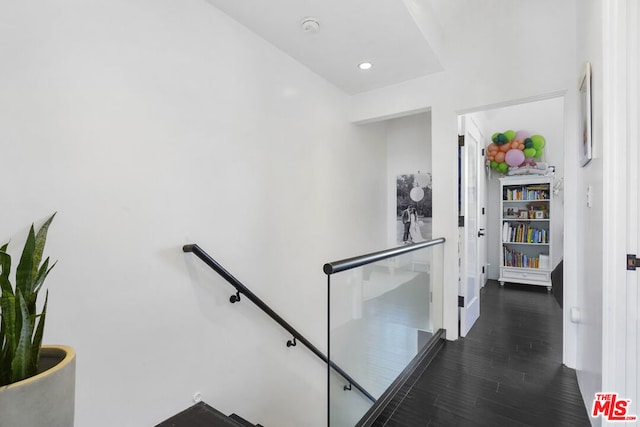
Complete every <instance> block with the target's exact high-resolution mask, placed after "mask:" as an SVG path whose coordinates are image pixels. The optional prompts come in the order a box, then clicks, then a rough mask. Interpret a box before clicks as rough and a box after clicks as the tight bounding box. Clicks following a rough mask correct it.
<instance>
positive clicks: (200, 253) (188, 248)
mask: <svg viewBox="0 0 640 427" xmlns="http://www.w3.org/2000/svg"><path fill="white" fill-rule="evenodd" d="M182 251H183V252H191V253H193V254H194V255H195V256H197V257H198V258H200V259H201V260H202V261H204V263H205V264H207V265H208V266H209V267H211V268H212V269H213V270H215V272H216V273H218V274H219V275H220V276H222V278H224V279H225V280H226V281H227V282H228V283H229V284H230V285H231V286H233V287H234V288H236V291H237V292H236V295H233V296H232V297H231V298H230V301H231V302H232V303H234V302H237V301H240V294H242V295H244V296H246V297H247V299H249V300H250V301H251V302H252V303H254V304H255V305H257V306H258V308H260V309H261V310H262V311H264V312H265V313H266V314H267V315H268V316H269V317H271V318H272V319H273V320H275V322H276V323H278V324H279V325H280V326H282V327H283V328H284V329H285V330H286V331H287V332H289V333H290V334H291V335H293V341H292V340H289V341H287V347H292V346H295V345H296V341H300V342H301V343H302V344H304V345H305V346H306V347H307V348H308V349H309V350H311V352H312V353H313V354H315V355H316V356H318V357H319V358H320V359H322V361H323V362H325V363H327V364H329V366H331V368H332V369H333V370H335V371H336V372H337V373H338V374H340V375H341V376H342V377H343V378H344V379H345V380H347V381H348V382H349V384H350V385H353V386H354V387H355V388H357V389H358V390H359V391H360V392H361V393H362V394H364V395H365V396H366V397H367V398H368V399H369V400H371V401H372V402H375V401H376V399H375V397H373V396H372V395H371V393H369V392H368V391H367V390H365V389H364V388H363V387H362V386H361V385H360V384H358V382H357V381H355V380H354V379H353V378H351V376H350V375H349V374H347V373H346V372H345V371H344V370H343V369H342V368H340V367H339V366H338V365H336V364H335V363H334V362H330V361H329V359H328V358H327V356H325V355H324V354H323V353H322V352H321V351H320V350H318V348H317V347H316V346H314V345H313V344H312V343H311V342H310V341H309V340H308V339H306V338H305V337H304V336H303V335H302V334H301V333H300V332H298V331H296V330H295V329H294V328H293V326H291V325H290V324H289V323H287V322H286V321H285V320H284V319H283V318H282V317H280V316H279V315H278V313H276V312H275V311H273V309H271V307H269V306H268V305H267V304H266V303H265V302H264V301H262V300H261V299H260V298H258V297H257V296H256V295H255V294H254V293H253V292H251V290H249V289H248V288H247V287H246V286H245V285H243V284H242V283H241V282H240V281H239V280H238V279H236V278H235V277H234V276H233V275H232V274H231V273H229V272H228V271H227V270H226V269H225V268H224V267H222V266H221V265H220V264H219V263H218V262H217V261H216V260H214V259H213V258H212V257H211V256H210V255H209V254H207V253H206V252H205V251H204V250H203V249H202V248H201V247H200V246H198V245H196V244H190V245H184V246H183V247H182Z"/></svg>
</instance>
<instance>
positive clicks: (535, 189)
mask: <svg viewBox="0 0 640 427" xmlns="http://www.w3.org/2000/svg"><path fill="white" fill-rule="evenodd" d="M502 196H503V199H504V200H549V187H548V186H529V187H521V188H513V187H505V188H504V194H503V195H502Z"/></svg>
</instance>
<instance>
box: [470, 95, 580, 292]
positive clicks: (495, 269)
mask: <svg viewBox="0 0 640 427" xmlns="http://www.w3.org/2000/svg"><path fill="white" fill-rule="evenodd" d="M563 109H564V99H563V98H561V97H558V98H552V99H545V100H540V101H535V102H528V103H525V104H519V105H511V106H508V107H502V108H496V109H491V110H486V111H482V112H479V113H477V114H474V117H476V118H477V120H478V121H480V122H481V123H483V127H484V129H486V132H487V133H486V138H487V140H486V141H485V142H484V145H485V147H486V146H487V145H488V143H489V142H490V139H489V138H490V137H491V135H493V134H494V133H495V132H504V131H506V130H509V129H512V130H515V131H518V130H525V131H528V132H530V133H531V134H533V135H535V134H538V135H542V136H544V137H545V139H546V141H547V142H546V145H545V150H544V158H543V159H542V160H543V161H544V162H546V163H548V164H549V165H554V166H555V167H556V174H555V180H556V181H558V180H562V179H563V177H564V146H565V143H566V141H565V140H564V112H563ZM569 144H571V142H569ZM571 145H573V144H571ZM500 176H502V175H500V174H498V173H496V172H495V171H492V173H491V178H490V180H489V182H488V186H487V190H488V205H487V214H488V221H487V237H488V239H487V240H488V261H489V271H488V273H489V275H488V278H489V279H494V280H495V279H497V278H498V276H499V273H500V271H499V270H500V269H499V267H500V250H499V248H500V239H499V236H500V232H499V230H500V194H499V193H500V181H499V179H498V178H499V177H500ZM563 197H564V192H560V193H559V194H558V196H556V197H554V201H553V202H554V206H553V207H554V209H553V225H554V227H553V236H552V239H553V266H554V267H555V266H556V265H557V264H558V262H560V260H561V259H562V255H563V250H562V249H563V243H562V226H563V222H564V221H563V219H564V218H563V212H564V203H563Z"/></svg>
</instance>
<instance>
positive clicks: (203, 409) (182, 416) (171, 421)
mask: <svg viewBox="0 0 640 427" xmlns="http://www.w3.org/2000/svg"><path fill="white" fill-rule="evenodd" d="M247 425H249V426H253V424H241V423H239V422H238V421H235V420H233V419H231V418H230V417H227V416H226V415H225V414H223V413H222V412H220V411H218V410H217V409H214V408H212V407H211V406H209V405H207V404H206V403H204V402H198V403H196V404H195V405H193V406H191V407H189V408H187V409H185V410H184V411H182V412H180V413H178V414H176V415H174V416H173V417H171V418H168V419H167V420H165V421H163V422H161V423H160V424H158V425H157V426H156V427H245V426H247Z"/></svg>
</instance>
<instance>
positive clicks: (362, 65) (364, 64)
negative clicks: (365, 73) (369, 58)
mask: <svg viewBox="0 0 640 427" xmlns="http://www.w3.org/2000/svg"><path fill="white" fill-rule="evenodd" d="M371 67H373V64H371V62H362V63H360V64H358V68H360V69H361V70H368V69H370V68H371Z"/></svg>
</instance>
